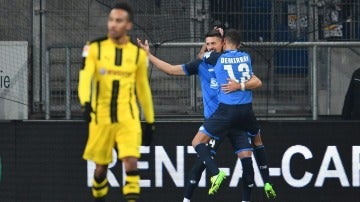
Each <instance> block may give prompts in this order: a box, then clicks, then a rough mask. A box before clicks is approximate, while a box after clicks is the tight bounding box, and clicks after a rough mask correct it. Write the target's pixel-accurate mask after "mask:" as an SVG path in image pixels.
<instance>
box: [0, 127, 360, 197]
mask: <svg viewBox="0 0 360 202" xmlns="http://www.w3.org/2000/svg"><path fill="white" fill-rule="evenodd" d="M260 123H261V125H262V136H263V141H264V143H265V145H266V148H267V152H268V156H269V161H270V162H269V167H270V175H271V181H272V183H273V184H274V187H275V188H276V190H277V193H278V198H277V199H276V200H274V201H281V202H284V201H292V202H294V201H299V202H300V201H301V202H302V201H307V202H312V201H314V202H315V201H359V187H360V122H342V121H260ZM200 125H201V123H200V122H159V123H157V134H156V138H155V140H154V144H153V145H152V146H150V147H143V148H142V149H141V151H142V157H141V160H140V162H139V167H140V171H141V178H142V180H141V186H142V198H143V201H147V202H172V201H182V193H183V190H184V185H185V180H186V177H187V175H188V172H189V170H190V167H191V165H192V162H193V161H194V160H195V153H194V150H193V149H192V147H191V146H190V144H191V140H192V137H193V135H194V134H195V133H196V131H197V129H198V127H199V126H200ZM86 139H87V127H86V125H85V124H84V123H82V122H74V121H72V122H55V121H54V122H47V121H40V122H39V121H28V122H0V201H3V202H8V201H19V202H23V201H37V202H40V201H44V202H49V201H51V202H55V201H59V202H60V201H61V202H64V201H77V202H78V201H92V198H91V191H90V188H89V182H90V181H91V178H92V172H93V169H94V167H93V166H94V165H93V164H92V163H91V162H86V161H84V160H82V158H81V155H82V151H83V149H84V146H85V143H86ZM217 162H218V164H219V165H220V166H221V169H223V170H224V171H225V172H226V173H227V174H228V175H229V176H228V177H227V179H226V180H225V182H224V186H222V187H221V189H220V191H219V192H218V193H217V195H215V196H208V194H207V191H208V187H209V185H208V182H209V181H208V179H209V176H208V175H206V172H205V173H204V175H205V176H203V177H204V178H202V180H201V181H200V185H199V186H200V187H199V188H198V189H197V190H196V191H195V196H194V198H193V201H198V202H202V201H204V202H205V201H206V202H211V201H240V200H241V172H242V168H241V163H240V161H239V160H237V158H236V156H235V155H234V153H233V151H232V147H230V144H229V143H228V142H227V141H225V143H224V145H222V147H221V148H220V151H219V152H218V157H217ZM123 176H124V174H123V171H122V166H121V163H119V162H118V161H117V160H116V158H114V162H113V163H112V164H111V165H110V170H109V175H108V178H109V183H110V186H111V188H110V192H109V196H108V201H121V200H122V196H121V187H122V184H123ZM255 182H256V187H255V188H254V191H253V194H252V201H267V200H266V199H265V196H264V193H263V187H262V185H263V182H262V179H261V177H260V174H259V170H258V169H257V168H255Z"/></svg>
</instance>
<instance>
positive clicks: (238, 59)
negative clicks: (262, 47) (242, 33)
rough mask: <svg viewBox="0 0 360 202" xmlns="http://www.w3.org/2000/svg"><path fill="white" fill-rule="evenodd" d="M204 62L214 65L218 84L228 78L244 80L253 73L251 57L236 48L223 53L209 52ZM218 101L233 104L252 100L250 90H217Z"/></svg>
mask: <svg viewBox="0 0 360 202" xmlns="http://www.w3.org/2000/svg"><path fill="white" fill-rule="evenodd" d="M206 62H207V63H209V64H210V65H212V66H214V70H215V76H216V79H217V82H218V84H219V86H221V85H222V84H226V83H228V78H231V79H233V80H236V81H237V82H239V83H241V82H245V81H247V80H249V79H250V78H251V76H252V75H253V71H252V65H251V58H250V56H249V55H248V54H247V53H245V52H240V51H237V50H230V51H225V52H223V53H215V52H213V53H211V54H210V56H209V57H208V58H207V59H206ZM218 92H219V95H218V101H219V102H220V103H224V104H228V105H235V104H248V103H251V102H252V92H251V90H245V91H240V90H238V91H234V92H231V93H225V92H224V91H222V90H220V91H218Z"/></svg>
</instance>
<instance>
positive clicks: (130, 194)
mask: <svg viewBox="0 0 360 202" xmlns="http://www.w3.org/2000/svg"><path fill="white" fill-rule="evenodd" d="M132 20H133V11H132V9H131V7H130V6H129V5H128V4H127V3H118V4H116V5H115V6H114V7H113V8H112V9H111V11H110V14H109V18H108V22H107V26H108V34H107V36H106V37H104V38H101V39H97V40H94V41H92V42H91V43H89V44H87V45H86V46H85V47H84V50H83V57H85V64H84V67H83V69H81V71H80V75H79V88H78V93H79V98H80V103H81V105H82V107H83V109H84V110H83V111H84V119H85V120H86V121H88V122H89V137H88V141H87V144H86V147H85V151H84V154H83V158H84V159H86V160H92V161H94V162H95V164H96V168H95V173H94V180H93V187H92V194H93V196H94V198H95V201H105V196H106V195H107V193H108V189H109V188H108V180H107V178H106V174H107V169H108V164H109V163H111V161H112V149H113V148H114V146H115V147H117V149H118V158H119V159H120V160H121V161H122V162H123V164H124V167H125V172H126V180H125V181H126V183H125V185H124V186H123V189H122V191H123V195H124V197H125V199H126V200H127V201H128V202H136V200H137V199H138V198H139V195H140V186H139V181H140V175H139V171H138V169H137V162H138V158H140V151H139V148H140V145H141V144H143V145H149V144H150V141H151V137H152V133H153V131H154V125H153V124H154V107H153V102H152V95H151V90H150V86H149V82H148V69H147V68H148V58H147V55H146V52H145V51H144V50H143V49H141V48H139V47H138V46H137V45H135V44H134V43H132V42H130V38H129V36H128V31H129V30H130V29H131V28H132ZM135 92H136V93H135ZM137 101H139V103H140V105H141V108H142V110H143V113H144V116H145V119H146V127H145V130H144V131H143V133H142V131H141V123H140V117H139V116H140V112H139V107H138V105H137ZM141 133H142V134H143V135H141Z"/></svg>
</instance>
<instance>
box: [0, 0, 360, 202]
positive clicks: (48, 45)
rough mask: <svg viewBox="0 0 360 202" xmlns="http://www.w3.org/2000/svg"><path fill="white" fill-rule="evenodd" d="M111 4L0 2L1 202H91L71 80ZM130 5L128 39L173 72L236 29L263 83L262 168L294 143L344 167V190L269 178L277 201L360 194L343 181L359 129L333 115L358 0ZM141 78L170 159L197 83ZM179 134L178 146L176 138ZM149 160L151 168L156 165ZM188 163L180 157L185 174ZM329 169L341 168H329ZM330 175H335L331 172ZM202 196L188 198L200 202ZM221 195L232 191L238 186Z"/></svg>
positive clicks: (351, 63)
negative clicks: (217, 30)
mask: <svg viewBox="0 0 360 202" xmlns="http://www.w3.org/2000/svg"><path fill="white" fill-rule="evenodd" d="M114 2H115V1H114V0H61V1H60V0H51V1H50V0H48V1H47V0H14V1H10V0H0V120H3V121H1V122H0V124H1V127H0V128H1V130H0V139H1V142H0V152H1V153H0V171H1V172H0V180H1V181H0V198H1V201H84V200H86V197H88V195H90V192H89V191H88V189H87V186H86V176H85V177H84V175H85V174H86V172H87V170H86V164H85V162H83V161H82V160H81V159H80V154H81V151H82V147H83V145H84V140H85V138H86V131H85V130H86V129H85V128H86V127H85V126H84V125H82V124H79V123H81V122H80V121H75V120H79V119H80V118H81V113H80V105H79V102H78V98H77V80H78V71H79V69H80V67H81V61H82V59H81V51H82V47H83V45H84V44H85V42H86V41H88V40H91V39H94V38H96V37H99V36H103V35H104V34H105V33H106V20H107V14H108V11H109V6H110V5H112V4H113V3H114ZM130 3H131V4H132V5H133V7H134V11H135V20H134V21H135V23H136V24H135V26H134V30H133V31H132V32H131V36H132V37H139V38H141V39H149V40H150V42H151V44H152V51H153V53H155V54H156V55H157V56H158V57H160V58H162V59H164V60H166V61H168V62H170V63H172V64H180V63H184V62H187V61H191V60H192V59H194V58H195V55H196V53H197V52H198V51H199V49H200V46H201V44H202V42H203V40H204V38H203V36H204V34H205V33H206V32H207V31H208V30H209V29H211V26H212V25H213V24H214V23H217V21H219V22H220V23H221V24H222V25H224V26H225V27H226V28H236V29H239V30H240V31H241V33H242V38H243V49H244V50H245V51H247V52H249V53H250V54H251V56H252V58H253V65H254V72H255V74H256V75H258V76H259V77H260V79H262V81H263V83H264V85H263V87H262V88H261V89H258V90H256V91H254V109H255V112H256V114H257V116H258V117H259V119H260V120H262V121H261V124H262V126H263V128H264V129H263V130H264V131H265V132H266V133H265V132H264V138H267V139H265V144H266V145H267V147H268V148H269V149H268V150H269V157H270V161H271V162H270V163H273V166H274V165H276V166H277V167H279V166H280V164H281V158H280V156H279V155H282V152H283V151H285V150H286V149H287V148H288V147H290V146H292V145H306V146H308V147H310V149H311V150H312V151H313V150H314V151H313V152H314V153H316V154H317V155H318V156H322V155H324V152H325V149H324V148H326V147H327V146H331V145H333V146H337V148H338V149H339V153H340V154H341V155H344V158H345V159H346V160H345V163H344V166H345V170H346V172H347V174H348V176H352V175H353V176H355V177H354V178H353V179H352V180H351V177H349V180H350V185H349V186H342V185H341V183H340V182H339V180H338V179H337V178H336V177H334V178H335V179H330V180H329V181H330V182H328V181H327V180H326V181H325V182H326V183H325V185H324V186H322V187H314V185H313V184H314V183H312V184H311V185H310V186H305V188H295V187H293V186H289V185H288V184H287V183H286V182H284V180H283V179H282V178H281V179H279V180H278V179H275V183H276V186H277V187H279V188H278V189H279V193H281V194H282V196H281V197H283V198H281V197H280V198H279V199H283V200H280V201H319V198H318V197H319V195H322V196H324V197H328V198H326V199H324V200H323V201H333V200H332V197H334V201H335V199H336V197H339V196H336V195H335V194H334V192H335V190H341V191H340V193H342V194H341V196H342V197H344V196H345V197H348V198H346V199H344V198H337V200H342V199H344V200H345V201H354V200H356V199H355V198H354V197H353V196H355V193H356V192H355V187H358V186H359V185H356V183H355V185H354V184H353V182H352V181H355V182H356V181H358V180H359V176H358V171H357V168H358V167H356V166H357V165H358V158H355V160H353V162H352V163H351V159H350V157H352V153H351V151H352V150H351V148H352V146H356V145H359V135H360V134H359V131H360V130H359V125H360V124H359V122H356V121H353V122H343V121H341V120H339V119H340V118H339V115H340V113H341V108H342V103H343V100H344V95H345V92H346V89H347V87H348V84H349V80H350V77H351V74H352V72H353V71H354V70H355V69H356V68H358V67H359V65H358V64H359V62H360V57H359V55H360V42H359V39H360V26H359V22H360V19H359V18H360V17H359V16H360V15H359V14H360V2H358V1H356V0H326V1H325V0H297V1H295V0H275V1H270V0H178V1H172V0H168V1H165V0H151V1H149V0H133V1H130ZM149 75H150V76H149V79H150V82H151V87H152V92H153V96H154V103H155V110H156V118H157V120H158V122H159V127H158V133H159V134H158V135H159V137H162V136H164V137H167V138H168V139H167V138H164V139H165V140H167V141H166V142H165V141H160V142H155V144H156V145H163V146H164V147H165V148H166V147H169V148H170V149H169V151H171V149H174V147H175V146H176V145H188V144H189V143H190V140H191V137H192V135H193V134H194V132H195V131H196V128H197V127H198V126H199V125H200V121H201V119H202V118H201V117H202V100H201V92H200V88H199V81H198V79H197V78H196V77H170V76H167V75H166V74H164V73H161V72H159V71H158V70H157V69H156V68H155V67H152V66H150V72H149ZM27 120H28V121H27ZM43 120H48V121H43ZM68 120H70V122H69V121H68ZM269 120H274V121H269ZM289 120H292V121H294V122H292V121H290V122H289ZM179 121H180V122H179ZM166 124H170V125H171V127H166ZM178 127H181V128H185V129H186V130H184V131H183V133H184V134H178V135H176V133H175V134H174V131H178V129H177V128H178ZM185 133H186V134H185ZM79 134H81V136H79ZM265 134H266V135H265ZM183 135H185V137H186V138H179V137H178V136H181V137H182V136H183ZM158 140H159V139H158ZM279 140H280V141H279ZM280 143H282V144H280ZM283 144H284V145H283ZM69 147H71V148H69ZM152 148H155V146H154V147H151V148H150V150H151V149H152ZM64 151H66V152H65V153H64ZM151 151H152V150H151ZM151 154H152V155H154V154H153V153H151ZM222 155H223V156H224V157H221V158H220V159H227V158H226V157H225V156H228V154H227V153H224V154H222ZM314 156H315V155H314ZM341 157H343V156H341ZM355 157H356V156H355ZM145 158H146V157H145ZM149 158H150V159H149V162H151V161H152V160H155V159H156V158H155V157H154V156H151V157H149ZM152 158H155V159H152ZM52 160H54V161H53V162H52ZM67 160H71V162H70V164H71V165H67ZM190 160H191V159H186V162H185V164H186V166H185V167H186V168H188V165H187V164H189V163H191V161H190ZM334 161H335V160H334ZM231 162H233V161H229V162H225V163H227V164H228V165H229V163H231ZM313 162H315V163H314V167H311V166H312V165H313V164H312V163H309V164H311V165H308V166H309V167H311V170H317V169H319V166H318V165H319V164H320V163H321V158H320V157H316V158H315V157H314V159H313ZM354 165H355V167H354ZM303 166H304V165H302V164H299V167H301V169H302V170H301V171H300V173H299V174H298V175H297V174H295V176H297V177H299V178H301V176H302V175H303V174H304V171H305V170H306V168H304V167H303ZM329 169H335V170H337V171H339V168H338V167H336V165H333V164H331V165H330V166H329ZM186 170H188V169H185V171H186ZM292 172H294V173H296V172H298V170H296V169H295V170H292ZM313 173H314V172H313ZM332 174H333V175H335V176H337V175H338V174H339V172H334V173H332ZM149 175H150V177H149V178H153V177H154V176H152V175H151V174H149ZM74 176H76V178H75V177H74ZM24 179H25V182H23V181H24ZM64 179H76V180H74V181H73V182H68V181H64ZM58 180H59V181H60V182H59V183H57V181H58ZM22 183H25V184H23V185H21V184H22ZM68 183H70V184H71V185H70V184H68ZM166 183H169V184H170V185H171V186H169V188H165V186H164V187H162V188H161V189H160V188H155V187H152V188H145V193H146V195H147V196H149V197H150V196H153V197H155V196H156V195H157V193H160V192H161V193H163V191H162V190H165V191H166V192H169V193H177V194H176V195H177V196H180V195H181V191H182V188H181V187H174V186H173V184H172V183H173V182H172V181H171V180H170V179H167V181H166ZM39 184H41V185H39ZM36 187H39V188H38V189H37V188H36ZM66 187H71V188H72V189H68V188H66ZM71 190H76V191H74V192H76V193H71ZM114 190H115V191H114ZM204 190H205V189H202V191H200V192H201V193H202V194H200V193H199V196H198V197H199V198H197V201H201V200H202V199H201V196H204V197H205V195H206V194H205V191H204ZM225 190H226V191H225V192H227V191H228V192H229V193H230V192H231V193H233V192H234V190H236V189H234V188H229V189H225ZM259 190H260V189H259ZM116 191H117V189H116V188H114V189H112V192H114V193H116ZM65 192H69V194H68V195H67V194H65ZM256 193H257V194H255V195H258V196H254V197H256V199H257V201H260V200H262V192H261V190H260V191H256ZM290 193H291V194H294V195H293V196H292V195H291V194H290ZM76 194H78V195H79V199H78V200H73V199H72V198H71V196H75V195H76ZM63 195H66V197H65V196H63ZM112 195H117V194H112ZM237 196H238V195H233V194H230V196H229V197H237ZM259 196H260V197H259ZM67 197H68V198H67ZM84 197H85V198H84ZM173 197H175V196H173ZM75 198H76V197H75ZM178 198H179V197H176V199H175V198H168V199H169V200H167V201H174V200H177V199H178ZM314 198H315V199H314ZM87 199H88V198H87ZM218 199H220V198H218ZM223 199H224V200H230V199H229V198H223ZM303 199H304V200H303ZM203 200H204V201H205V200H207V201H212V200H216V198H215V199H210V198H203ZM151 201H154V200H151Z"/></svg>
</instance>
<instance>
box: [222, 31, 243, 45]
mask: <svg viewBox="0 0 360 202" xmlns="http://www.w3.org/2000/svg"><path fill="white" fill-rule="evenodd" d="M224 38H226V39H227V41H228V42H229V43H232V44H234V45H239V44H240V32H239V31H238V30H236V29H228V30H226V31H225V33H224Z"/></svg>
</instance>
